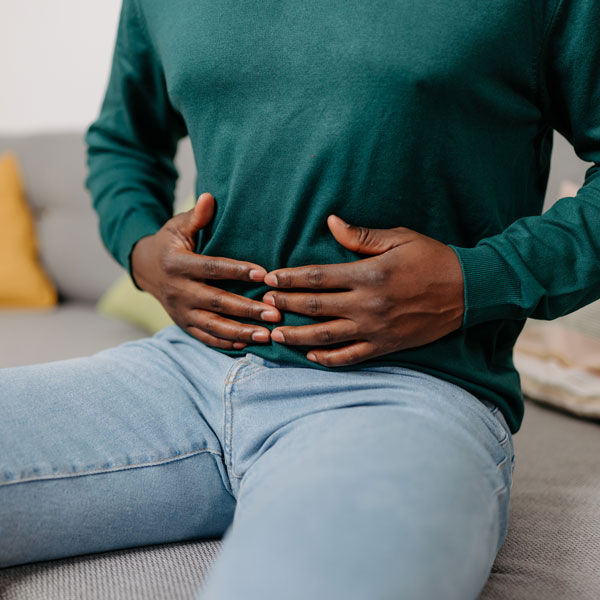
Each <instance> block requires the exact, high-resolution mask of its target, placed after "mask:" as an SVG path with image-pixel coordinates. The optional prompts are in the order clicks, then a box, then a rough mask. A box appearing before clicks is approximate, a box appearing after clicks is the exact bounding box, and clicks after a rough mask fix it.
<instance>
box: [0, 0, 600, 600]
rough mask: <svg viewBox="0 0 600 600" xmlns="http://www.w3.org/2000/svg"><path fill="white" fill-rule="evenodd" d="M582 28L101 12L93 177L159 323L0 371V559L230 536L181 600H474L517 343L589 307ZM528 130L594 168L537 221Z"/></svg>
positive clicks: (539, 183) (505, 14)
mask: <svg viewBox="0 0 600 600" xmlns="http://www.w3.org/2000/svg"><path fill="white" fill-rule="evenodd" d="M599 25H600V4H598V3H597V2H596V0H532V2H526V3H524V2H521V1H517V0H498V1H497V2H495V3H494V4H493V6H492V5H490V3H485V6H484V5H480V4H478V3H473V2H470V1H469V0H454V1H453V2H446V1H444V0H435V1H433V2H429V3H416V2H408V1H402V2H397V1H394V2H392V1H388V0H382V1H381V2H374V3H365V2H359V1H357V0H356V1H355V0H350V1H347V2H312V1H309V2H303V3H297V2H287V1H281V0H279V1H278V2H268V1H267V2H260V3H258V2H252V3H239V2H230V1H228V0H224V1H223V2H218V3H208V2H170V3H166V2H159V1H157V0H123V4H122V10H121V18H120V23H119V29H118V34H117V39H116V45H115V50H114V58H113V63H112V70H111V75H110V80H109V83H108V87H107V90H106V95H105V98H104V102H103V105H102V108H101V111H100V114H99V116H98V118H97V119H96V120H95V121H94V123H92V124H91V126H90V127H89V129H88V131H87V134H86V141H87V144H88V148H89V176H88V179H87V185H88V187H89V189H90V191H91V194H92V197H93V201H94V206H95V209H96V211H97V213H98V216H99V223H100V231H101V235H102V238H103V240H104V242H105V244H106V246H107V248H108V249H109V250H110V251H111V252H112V254H113V255H114V257H115V258H116V259H117V260H118V261H119V263H120V264H121V265H122V266H123V267H124V268H126V269H127V270H128V271H129V272H130V274H131V275H132V278H133V280H134V282H135V284H136V285H137V286H138V287H139V288H140V289H142V290H146V291H148V292H149V293H151V294H153V295H154V296H155V297H156V298H158V300H159V301H160V302H161V303H162V304H163V306H164V307H165V308H166V310H167V311H168V313H169V314H170V315H171V317H172V318H173V321H174V323H175V324H174V325H172V326H170V327H167V328H165V329H163V330H161V331H160V332H159V333H157V334H156V335H154V336H152V337H148V338H143V339H141V340H137V341H132V342H127V343H125V344H122V345H120V346H117V347H115V348H110V349H107V350H103V351H101V352H98V353H96V354H94V355H93V356H90V357H83V358H77V359H73V360H68V361H56V362H52V363H44V364H40V365H33V366H24V367H18V368H10V369H4V370H2V371H0V389H1V390H2V395H1V400H2V415H3V419H2V422H1V424H0V431H1V435H0V456H1V457H2V469H0V474H1V476H2V477H3V479H2V482H1V484H0V527H1V528H2V539H3V541H4V542H3V544H2V546H1V548H0V566H9V565H15V564H23V563H27V562H33V561H39V560H47V559H54V558H59V557H64V556H72V555H76V554H82V553H89V552H100V551H106V550H111V549H117V548H127V547H134V546H141V545H145V544H155V543H162V542H172V541H177V540H186V539H198V538H205V537H211V536H221V535H224V537H223V546H222V550H221V552H220V555H219V557H218V558H217V560H216V562H215V564H214V565H213V567H212V568H211V570H210V572H209V573H208V577H207V581H206V584H205V585H203V587H202V589H201V590H198V598H205V599H208V600H233V599H241V598H244V599H245V600H257V599H259V598H260V599H261V600H269V599H271V598H273V599H275V598H286V599H289V600H294V599H296V598H303V599H304V598H315V599H317V598H327V599H328V600H334V599H341V598H343V599H344V600H352V599H357V600H358V599H366V598H369V599H388V598H405V599H424V600H430V599H433V598H435V599H460V600H466V599H469V598H476V597H477V596H478V595H479V593H480V591H481V590H482V588H483V586H484V584H485V582H486V580H487V578H488V576H489V573H490V570H491V568H492V564H493V562H494V559H495V556H496V554H497V552H498V550H499V549H500V547H501V546H502V544H503V542H504V539H505V537H506V532H507V527H508V518H509V498H510V490H511V484H512V474H513V470H514V464H515V463H514V446H513V435H514V434H515V433H516V432H517V431H518V430H519V428H520V425H521V421H522V417H523V400H522V396H521V390H520V386H519V376H518V373H517V372H516V370H515V368H514V365H513V362H512V348H513V345H514V342H515V340H516V338H517V336H518V335H519V332H520V331H521V329H522V327H523V324H524V322H525V320H526V319H527V318H529V317H531V318H536V319H546V320H549V319H553V318H556V317H558V316H560V315H563V314H566V313H568V312H572V311H574V310H576V309H577V308H580V307H582V306H584V305H586V304H588V303H590V302H592V301H593V300H596V299H598V298H600V260H598V259H599V257H600V234H599V233H598V232H599V231H600V210H599V209H600V124H599V123H600V104H599V102H598V100H599V98H600V77H598V74H599V69H600V37H599V36H598V35H597V31H598V26H599ZM553 130H557V131H559V132H561V133H562V134H563V135H565V136H566V137H567V138H568V139H569V140H570V141H571V142H572V144H573V146H574V148H575V151H576V152H577V154H578V155H579V156H580V157H581V158H582V159H584V160H586V161H590V162H593V163H594V164H593V166H591V167H590V169H589V171H588V172H587V176H586V180H585V182H584V185H583V186H582V187H581V189H580V190H579V191H578V193H577V194H576V196H574V197H565V198H561V199H560V200H559V201H558V202H556V203H555V204H554V205H553V206H552V207H551V208H550V209H549V210H547V211H546V212H544V213H543V214H542V206H543V200H544V193H545V188H546V184H547V178H548V171H549V160H550V155H551V147H552V134H553ZM186 135H189V137H190V139H191V142H192V147H193V152H194V158H195V163H196V167H197V172H198V177H197V184H196V197H197V198H198V200H197V203H196V204H195V206H194V208H193V209H192V210H190V211H188V212H185V213H183V214H178V215H175V216H173V208H172V206H173V191H174V186H175V182H176V179H177V172H176V170H175V168H174V163H173V157H174V155H175V152H176V148H177V144H178V142H179V140H181V139H182V138H183V137H184V136H186ZM74 250H75V251H76V249H74Z"/></svg>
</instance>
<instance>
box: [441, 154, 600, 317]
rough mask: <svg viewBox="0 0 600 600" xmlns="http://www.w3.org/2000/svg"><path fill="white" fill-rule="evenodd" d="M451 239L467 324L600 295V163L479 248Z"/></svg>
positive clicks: (572, 305)
mask: <svg viewBox="0 0 600 600" xmlns="http://www.w3.org/2000/svg"><path fill="white" fill-rule="evenodd" d="M451 247H452V248H453V249H454V251H455V252H456V253H457V255H458V257H459V260H460V262H461V267H462V269H463V275H464V280H465V307H466V310H465V315H464V319H463V327H469V326H472V325H477V324H479V323H482V322H484V321H489V320H493V319H526V318H527V317H532V318H536V319H546V320H551V319H555V318H557V317H559V316H561V315H564V314H567V313H570V312H573V311H574V310H576V309H578V308H581V307H583V306H585V305H587V304H589V303H590V302H593V301H594V300H597V299H598V298H600V167H599V166H598V165H596V166H595V167H593V168H591V169H590V170H589V171H588V173H587V177H586V181H585V185H584V186H583V187H582V188H581V189H580V190H579V193H578V194H577V196H575V197H568V198H562V199H560V200H559V201H558V202H556V203H555V204H554V206H553V207H552V208H550V209H549V210H548V211H547V212H545V213H544V214H543V215H538V216H531V217H525V218H522V219H519V220H517V221H515V222H514V223H512V224H511V225H510V226H509V227H508V228H507V229H505V230H504V231H503V232H502V233H501V234H498V235H495V236H493V237H490V238H486V239H483V240H481V241H480V242H479V243H478V244H477V245H476V246H475V247H474V248H460V247H455V246H452V245H451Z"/></svg>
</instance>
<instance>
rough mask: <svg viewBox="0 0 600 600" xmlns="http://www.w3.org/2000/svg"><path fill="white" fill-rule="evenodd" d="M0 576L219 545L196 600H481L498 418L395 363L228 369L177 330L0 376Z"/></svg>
mask: <svg viewBox="0 0 600 600" xmlns="http://www.w3.org/2000/svg"><path fill="white" fill-rule="evenodd" d="M0 412H1V415H2V418H1V419H0V567H7V566H12V565H17V564H23V563H28V562H35V561H41V560H48V559H55V558H61V557H66V556H73V555H78V554H86V553H95V552H101V551H106V550H113V549H118V548H127V547H134V546H141V545H147V544H157V543H163V542H173V541H177V540H186V539H196V538H205V537H213V536H221V535H223V534H225V536H224V543H223V547H222V551H221V554H220V556H219V558H218V560H217V561H216V563H215V565H214V567H213V568H212V569H211V571H210V572H209V574H208V578H207V582H206V585H205V586H204V587H203V588H202V589H201V590H198V600H200V599H203V600H234V599H235V600H237V599H240V600H241V599H244V600H259V599H260V600H270V599H276V598H277V599H281V598H285V599H286V600H295V599H300V598H302V599H306V598H310V599H318V598H324V599H325V598H326V599H328V600H337V599H338V598H339V599H340V600H341V599H344V600H352V599H369V600H372V599H387V598H390V599H392V598H393V599H397V598H410V599H413V598H414V599H424V600H429V599H433V598H435V599H445V598H448V599H454V598H456V599H457V600H467V599H469V598H476V597H477V595H478V594H479V591H480V590H481V589H482V587H483V586H484V584H485V581H486V579H487V577H488V575H489V572H490V569H491V566H492V563H493V561H494V558H495V555H496V553H497V551H498V550H499V548H500V546H501V545H502V543H503V541H504V538H505V536H506V530H507V526H508V515H509V497H510V488H511V482H512V472H513V468H514V450H513V440H512V436H511V434H510V431H509V429H508V426H507V424H506V421H505V420H504V417H503V416H502V414H501V413H500V412H499V411H497V409H496V408H495V407H494V406H493V405H491V404H489V403H486V402H482V401H481V400H479V399H477V398H475V397H474V396H472V395H471V394H469V393H468V392H466V391H465V390H463V389H462V388H460V387H458V386H455V385H453V384H451V383H448V382H445V381H443V380H440V379H437V378H435V377H433V376H431V375H427V374H424V373H420V372H417V371H413V370H409V369H405V368H402V367H371V368H363V369H356V370H353V371H344V372H341V371H336V370H330V371H325V370H318V369H312V368H307V367H297V366H291V365H289V364H285V363H280V362H272V361H268V360H266V359H263V358H260V357H258V356H256V355H254V354H252V353H251V352H248V353H247V354H246V355H245V356H243V357H241V358H232V357H229V356H227V355H225V354H223V353H221V352H218V351H216V350H213V349H212V348H210V347H208V346H205V345H204V344H202V343H201V342H199V341H197V340H195V339H194V338H192V337H191V336H189V335H187V334H186V333H185V332H183V331H182V330H181V329H179V328H178V327H176V326H171V327H167V328H165V329H163V330H162V331H160V332H159V333H157V334H156V335H155V336H153V337H149V338H144V339H142V340H138V341H133V342H127V343H124V344H121V345H120V346H117V347H115V348H111V349H108V350H104V351H102V352H99V353H97V354H95V355H93V356H91V357H86V358H77V359H72V360H66V361H57V362H51V363H44V364H40V365H32V366H25V367H16V368H8V369H2V370H0Z"/></svg>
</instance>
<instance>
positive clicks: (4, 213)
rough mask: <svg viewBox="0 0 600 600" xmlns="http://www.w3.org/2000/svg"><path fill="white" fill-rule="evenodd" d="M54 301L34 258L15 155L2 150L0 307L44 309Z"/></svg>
mask: <svg viewBox="0 0 600 600" xmlns="http://www.w3.org/2000/svg"><path fill="white" fill-rule="evenodd" d="M56 302H57V294H56V289H55V288H54V286H53V285H52V282H51V281H50V279H49V278H48V276H47V275H46V273H45V272H44V270H43V269H42V267H41V265H40V263H39V262H38V259H37V241H36V238H35V231H34V226H33V218H32V214H31V211H30V210H29V206H28V205H27V202H26V200H25V193H24V191H23V183H22V179H21V173H20V170H19V165H18V162H17V157H16V156H14V155H13V154H11V153H5V154H3V155H1V156H0V307H2V308H8V307H11V308H14V307H18V308H25V307H32V308H44V307H50V306H54V305H55V304H56Z"/></svg>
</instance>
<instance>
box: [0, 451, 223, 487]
mask: <svg viewBox="0 0 600 600" xmlns="http://www.w3.org/2000/svg"><path fill="white" fill-rule="evenodd" d="M198 454H213V455H214V456H218V457H219V458H222V455H221V453H220V452H216V451H215V450H211V449H210V448H203V449H202V450H194V451H193V452H187V453H185V454H178V455H176V456H168V457H167V458H163V459H160V460H153V461H149V462H146V463H138V464H136V465H121V466H117V467H109V468H105V469H94V470H93V471H78V472H77V473H57V474H55V475H42V476H40V477H24V478H21V479H16V480H15V481H0V486H4V485H15V484H17V483H29V482H32V481H47V480H53V479H70V478H72V477H84V476H87V475H102V474H104V473H113V472H115V471H128V470H130V469H141V468H144V467H155V466H158V465H164V464H167V463H170V462H175V461H177V460H183V459H186V458H189V457H191V456H196V455H198Z"/></svg>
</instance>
